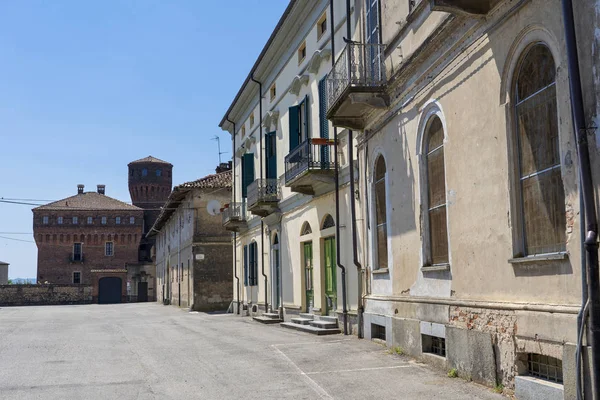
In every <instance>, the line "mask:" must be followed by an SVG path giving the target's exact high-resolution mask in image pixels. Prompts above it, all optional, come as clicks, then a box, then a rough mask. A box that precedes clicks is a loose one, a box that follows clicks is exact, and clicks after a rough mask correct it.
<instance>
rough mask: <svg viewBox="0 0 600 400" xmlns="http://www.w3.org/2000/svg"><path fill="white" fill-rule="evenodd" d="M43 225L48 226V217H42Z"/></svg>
mask: <svg viewBox="0 0 600 400" xmlns="http://www.w3.org/2000/svg"><path fill="white" fill-rule="evenodd" d="M42 223H43V224H44V225H48V217H47V216H43V217H42Z"/></svg>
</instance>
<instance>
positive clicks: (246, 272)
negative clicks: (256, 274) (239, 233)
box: [244, 245, 248, 286]
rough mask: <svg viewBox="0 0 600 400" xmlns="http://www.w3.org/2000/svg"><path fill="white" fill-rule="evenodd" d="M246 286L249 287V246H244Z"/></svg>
mask: <svg viewBox="0 0 600 400" xmlns="http://www.w3.org/2000/svg"><path fill="white" fill-rule="evenodd" d="M244 286H248V246H247V245H246V246H244Z"/></svg>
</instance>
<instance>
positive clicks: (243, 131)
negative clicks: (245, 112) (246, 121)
mask: <svg viewBox="0 0 600 400" xmlns="http://www.w3.org/2000/svg"><path fill="white" fill-rule="evenodd" d="M244 136H246V125H242V137H244Z"/></svg>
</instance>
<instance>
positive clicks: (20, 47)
mask: <svg viewBox="0 0 600 400" xmlns="http://www.w3.org/2000/svg"><path fill="white" fill-rule="evenodd" d="M286 5H287V0H260V1H259V0H234V1H228V2H220V1H216V2H215V1H206V0H169V1H165V0H119V1H117V0H110V1H99V0H95V1H79V0H54V1H51V2H50V1H42V0H39V1H34V0H24V1H20V0H4V1H0V143H1V144H2V145H1V147H0V149H1V153H0V154H1V156H0V197H3V198H5V199H6V198H8V199H36V200H58V199H61V198H64V197H68V196H71V195H73V194H75V193H76V186H77V184H78V183H83V184H85V185H86V190H94V189H95V187H96V184H99V183H104V184H106V194H107V195H109V196H111V197H115V198H118V199H120V200H124V201H130V199H129V192H128V190H127V163H128V162H130V161H133V160H136V159H138V158H142V157H145V156H148V155H150V154H151V155H153V156H155V157H158V158H161V159H163V160H167V161H169V162H171V163H172V164H173V165H174V171H173V183H174V184H178V183H181V182H185V181H190V180H194V179H197V178H199V177H202V176H204V175H207V174H209V173H212V172H214V168H215V166H216V164H217V162H218V157H217V144H216V142H215V141H211V140H210V139H211V137H213V136H214V135H215V134H218V135H219V136H220V137H221V139H222V140H221V144H222V148H223V149H224V150H227V151H229V150H230V144H229V143H230V142H229V137H228V134H226V133H224V132H222V131H221V130H220V128H218V123H219V122H220V120H221V117H222V116H223V114H224V113H225V111H226V110H227V107H228V106H229V104H230V103H231V101H232V100H233V98H234V96H235V94H236V93H237V91H238V89H239V87H240V85H241V84H242V82H243V81H244V79H245V78H246V75H247V74H248V72H249V70H250V68H251V66H252V65H253V63H254V61H255V60H256V57H257V56H258V54H259V53H260V50H261V49H262V47H263V45H264V44H265V42H266V41H267V39H268V37H269V35H270V33H271V31H272V30H273V28H274V27H275V25H276V23H277V21H278V19H279V17H280V16H281V14H282V13H283V10H284V9H285V7H286ZM223 157H224V159H228V158H230V157H231V154H230V152H229V153H228V154H225V155H224V156H223ZM31 208H32V206H27V205H13V204H6V203H0V260H2V261H6V262H9V263H10V264H11V265H10V270H9V276H10V277H12V278H16V277H22V278H23V277H35V276H36V265H37V249H36V246H35V243H33V236H32V234H31V233H32V213H31ZM16 233H23V234H16ZM3 237H10V238H13V239H20V240H24V241H16V240H9V239H5V238H3Z"/></svg>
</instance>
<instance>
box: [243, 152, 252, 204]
mask: <svg viewBox="0 0 600 400" xmlns="http://www.w3.org/2000/svg"><path fill="white" fill-rule="evenodd" d="M252 182H254V154H253V153H246V154H244V155H243V156H242V197H244V198H245V197H247V196H248V186H249V185H250V184H251V183H252Z"/></svg>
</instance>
